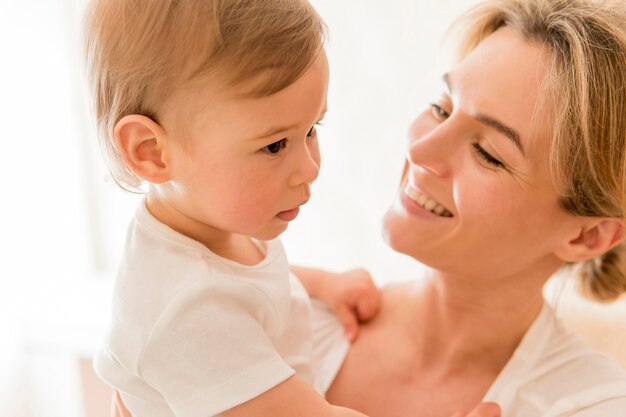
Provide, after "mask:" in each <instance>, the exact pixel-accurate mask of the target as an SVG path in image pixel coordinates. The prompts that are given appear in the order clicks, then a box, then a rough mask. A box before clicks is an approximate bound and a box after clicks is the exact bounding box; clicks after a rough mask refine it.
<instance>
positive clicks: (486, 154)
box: [472, 143, 504, 168]
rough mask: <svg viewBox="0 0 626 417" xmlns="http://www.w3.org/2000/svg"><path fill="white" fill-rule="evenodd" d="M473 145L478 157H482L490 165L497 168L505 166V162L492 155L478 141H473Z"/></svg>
mask: <svg viewBox="0 0 626 417" xmlns="http://www.w3.org/2000/svg"><path fill="white" fill-rule="evenodd" d="M472 147H473V148H474V151H476V154H477V155H478V157H479V158H482V159H483V160H484V161H485V162H487V163H488V164H489V165H493V166H494V167H496V168H504V164H503V163H502V162H500V161H499V160H497V159H496V158H494V157H493V156H491V154H490V153H489V152H487V151H486V150H485V149H484V148H483V147H482V146H480V145H479V144H478V143H473V144H472Z"/></svg>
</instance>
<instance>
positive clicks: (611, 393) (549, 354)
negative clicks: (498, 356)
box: [484, 303, 626, 417]
mask: <svg viewBox="0 0 626 417" xmlns="http://www.w3.org/2000/svg"><path fill="white" fill-rule="evenodd" d="M484 399H485V401H495V402H497V403H498V404H500V406H501V407H502V410H503V413H502V416H503V417H522V416H541V417H566V416H567V417H574V416H575V417H618V416H626V370H624V369H623V368H622V367H621V366H620V365H619V363H618V362H617V361H616V360H614V359H613V358H610V357H608V356H607V355H604V354H602V353H600V352H597V351H595V350H593V349H591V348H590V347H589V346H588V345H587V344H586V343H585V342H584V341H583V340H582V339H581V338H580V337H578V336H577V335H575V334H574V333H572V332H571V331H569V330H567V329H566V328H565V327H563V325H562V324H561V323H560V322H559V321H558V319H557V318H556V316H555V314H554V311H553V310H552V308H551V307H550V306H549V305H548V304H547V303H544V307H543V309H542V311H541V313H540V314H539V316H538V317H537V319H536V320H535V322H534V323H533V324H532V326H531V327H530V329H529V330H528V332H527V333H526V335H525V336H524V338H523V339H522V341H521V343H520V345H519V346H518V347H517V349H516V350H515V353H514V354H513V356H512V357H511V359H510V360H509V362H508V363H507V365H506V366H505V367H504V369H503V370H502V372H501V373H500V375H499V376H498V378H496V380H495V382H494V383H493V385H492V386H491V388H490V389H489V391H488V392H487V394H486V395H485V398H484Z"/></svg>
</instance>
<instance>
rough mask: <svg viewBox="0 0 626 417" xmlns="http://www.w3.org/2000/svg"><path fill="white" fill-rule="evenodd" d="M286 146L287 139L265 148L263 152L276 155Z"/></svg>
mask: <svg viewBox="0 0 626 417" xmlns="http://www.w3.org/2000/svg"><path fill="white" fill-rule="evenodd" d="M285 145H287V139H281V140H279V141H277V142H274V143H272V144H269V145H267V146H265V147H264V148H262V149H261V150H262V151H264V152H267V153H271V154H273V155H275V154H277V153H278V152H280V151H281V150H282V149H283V148H284V147H285Z"/></svg>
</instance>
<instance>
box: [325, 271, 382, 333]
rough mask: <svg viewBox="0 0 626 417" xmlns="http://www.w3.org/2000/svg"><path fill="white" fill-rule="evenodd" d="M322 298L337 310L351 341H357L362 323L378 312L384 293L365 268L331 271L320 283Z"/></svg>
mask: <svg viewBox="0 0 626 417" xmlns="http://www.w3.org/2000/svg"><path fill="white" fill-rule="evenodd" d="M320 284H321V285H320V292H319V298H321V299H322V300H323V301H325V302H326V304H327V305H328V306H329V307H330V309H331V310H333V311H334V312H335V314H336V315H337V317H339V320H341V323H342V324H343V326H344V329H345V331H346V336H347V337H348V340H350V342H353V341H354V340H356V337H357V335H358V333H359V323H361V322H364V321H367V320H370V319H372V318H374V317H375V316H376V314H378V310H379V309H380V303H381V293H380V290H379V289H378V287H376V284H374V281H373V280H372V277H371V276H370V274H369V273H368V272H367V271H366V270H364V269H360V268H359V269H353V270H351V271H348V272H344V273H327V275H326V276H325V278H324V279H323V280H322V281H321V282H320Z"/></svg>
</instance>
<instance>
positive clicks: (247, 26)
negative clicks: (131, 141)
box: [85, 0, 325, 190]
mask: <svg viewBox="0 0 626 417" xmlns="http://www.w3.org/2000/svg"><path fill="white" fill-rule="evenodd" d="M324 38H325V26H324V23H323V21H322V20H321V18H320V17H319V15H318V14H317V13H316V12H315V10H314V9H313V7H312V6H311V5H310V4H309V3H308V2H307V1H306V0H93V1H92V2H91V4H90V6H89V8H88V10H87V13H86V16H85V56H86V60H87V70H88V78H89V83H90V86H91V89H92V95H93V99H94V111H95V115H96V120H97V125H98V130H99V138H100V142H101V147H102V148H103V151H104V153H105V155H106V159H107V162H108V166H109V170H110V172H111V175H112V177H113V179H114V180H115V181H116V182H117V183H118V184H119V185H120V186H121V187H123V188H126V189H128V190H139V189H140V187H141V184H142V181H141V179H140V178H138V177H137V176H136V175H135V173H134V172H133V171H132V170H131V169H130V168H129V167H128V165H127V164H126V163H125V161H124V159H123V157H122V155H121V153H120V152H119V149H118V147H117V144H116V141H115V138H114V136H113V132H114V128H115V125H116V124H117V122H118V121H119V120H120V119H122V118H123V117H124V116H127V115H130V114H140V115H145V116H148V117H150V118H152V119H153V120H155V121H157V122H158V120H159V112H160V110H161V107H162V104H163V103H164V102H165V101H166V100H168V98H170V97H171V96H172V95H173V93H174V92H176V91H178V90H179V89H180V88H183V87H189V86H190V85H191V84H192V83H195V82H198V81H201V80H203V79H205V78H207V77H209V76H212V77H217V79H218V80H219V82H220V83H221V85H222V86H223V87H225V88H229V87H235V86H239V85H242V84H244V83H246V84H245V85H246V86H248V84H251V86H250V87H249V88H248V89H247V90H246V96H249V97H263V96H267V95H271V94H273V93H276V92H278V91H280V90H282V89H284V88H285V87H287V86H289V85H291V84H292V83H293V82H294V81H296V80H297V79H298V78H299V77H300V76H301V75H302V74H303V73H304V72H305V71H306V69H307V68H308V67H309V66H310V65H311V64H312V62H313V61H314V60H315V58H316V56H317V55H318V54H319V52H320V50H321V48H322V45H323V42H324ZM260 75H267V76H265V77H260Z"/></svg>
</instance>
